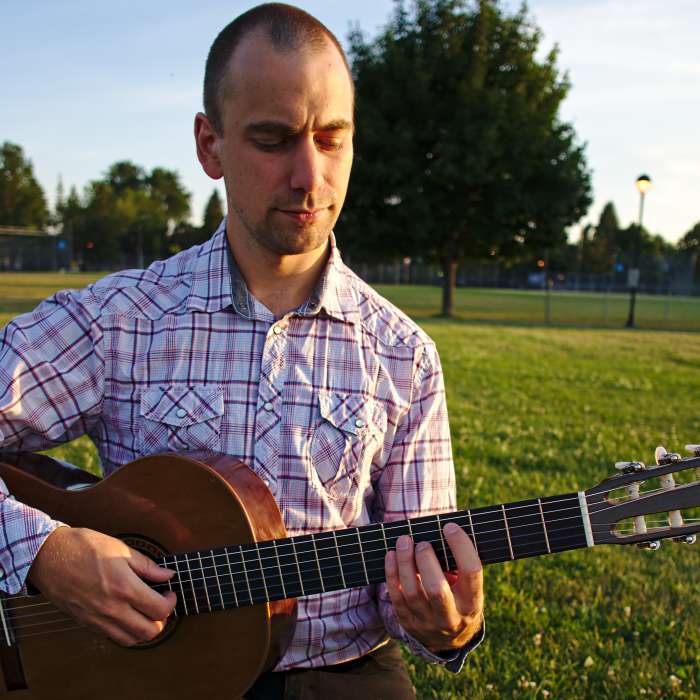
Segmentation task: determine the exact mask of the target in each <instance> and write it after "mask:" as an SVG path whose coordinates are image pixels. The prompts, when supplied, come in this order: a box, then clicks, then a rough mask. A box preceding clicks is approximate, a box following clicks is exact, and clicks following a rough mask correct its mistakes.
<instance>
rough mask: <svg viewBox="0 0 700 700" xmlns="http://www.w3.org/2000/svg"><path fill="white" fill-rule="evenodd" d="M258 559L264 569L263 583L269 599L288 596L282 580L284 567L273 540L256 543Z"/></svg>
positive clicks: (281, 598)
mask: <svg viewBox="0 0 700 700" xmlns="http://www.w3.org/2000/svg"><path fill="white" fill-rule="evenodd" d="M255 548H256V550H257V552H258V561H259V562H260V568H261V571H262V577H263V584H264V586H265V593H266V595H267V599H268V600H283V599H284V598H286V597H287V591H286V590H285V587H284V581H283V580H282V567H281V566H280V561H279V557H278V555H277V544H276V543H275V541H274V540H272V541H271V542H259V543H256V545H255Z"/></svg>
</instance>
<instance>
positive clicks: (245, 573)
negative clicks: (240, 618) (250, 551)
mask: <svg viewBox="0 0 700 700" xmlns="http://www.w3.org/2000/svg"><path fill="white" fill-rule="evenodd" d="M237 554H238V556H239V557H240V558H241V566H242V567H243V576H244V577H245V585H246V589H247V591H248V602H249V604H250V605H252V604H253V591H252V590H251V589H250V579H249V578H248V568H247V567H246V565H245V557H244V556H243V545H241V544H239V545H238V552H237Z"/></svg>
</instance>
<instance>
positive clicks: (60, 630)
mask: <svg viewBox="0 0 700 700" xmlns="http://www.w3.org/2000/svg"><path fill="white" fill-rule="evenodd" d="M370 571H372V574H374V573H375V572H377V571H378V570H376V569H375V570H370ZM361 585H366V584H361ZM320 592H321V591H318V593H320ZM229 602H230V601H229ZM259 602H264V601H262V600H261V601H259ZM250 604H251V605H252V604H256V601H253V600H251V602H250ZM245 607H247V605H246V606H245ZM214 611H215V610H214ZM57 612H60V611H57ZM71 620H73V618H71V617H68V616H65V615H64V616H63V618H62V619H58V620H54V621H51V622H45V623H42V624H40V625H36V626H43V627H46V626H51V625H56V624H62V623H66V622H68V621H71ZM29 626H33V625H25V626H23V627H22V628H20V629H18V631H17V632H18V633H16V634H15V635H14V640H15V642H21V641H22V640H24V639H27V638H29V637H35V636H40V635H42V636H43V635H47V634H60V633H63V632H69V631H74V630H78V629H85V626H84V625H81V624H73V625H71V626H69V627H63V628H58V629H51V630H44V631H41V632H23V631H22V630H24V629H26V628H27V627H29Z"/></svg>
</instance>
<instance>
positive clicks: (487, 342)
mask: <svg viewBox="0 0 700 700" xmlns="http://www.w3.org/2000/svg"><path fill="white" fill-rule="evenodd" d="M32 279H33V280H34V284H32ZM87 281H89V280H88V278H87V277H85V276H73V277H70V276H67V275H65V276H51V275H39V276H34V277H33V278H32V277H31V276H27V275H0V323H3V322H5V321H7V320H8V319H9V318H10V317H11V316H12V315H14V314H16V313H19V312H20V311H23V310H25V309H26V308H31V306H32V305H33V304H34V303H35V301H36V300H38V298H41V297H43V296H46V295H47V294H48V293H50V292H51V291H52V290H53V289H56V288H58V287H60V286H78V285H80V284H84V283H86V282H87ZM52 285H53V286H52ZM382 291H383V292H384V293H385V294H386V295H387V296H388V297H389V298H390V299H392V300H393V301H395V302H396V303H397V304H398V305H400V306H402V307H403V308H405V309H406V310H407V311H408V312H409V313H411V314H412V315H413V316H414V317H415V318H416V319H417V320H418V322H419V323H420V324H421V325H422V326H423V327H424V328H425V329H426V331H427V332H428V333H429V334H430V335H431V336H432V337H433V338H434V339H435V341H436V342H437V344H438V347H439V349H440V353H441V358H442V363H443V368H444V371H445V379H446V385H447V392H448V405H449V410H450V422H451V427H452V436H453V447H454V455H455V465H456V471H457V481H458V499H459V505H460V507H476V506H480V505H488V504H492V503H500V502H503V501H511V500H517V499H521V498H528V497H533V496H541V495H550V494H557V493H562V492H568V491H572V490H579V489H586V488H589V487H591V486H593V485H594V484H595V483H597V482H598V481H599V480H601V479H602V478H604V477H606V476H608V475H610V474H611V473H613V471H614V470H613V463H614V462H615V461H617V460H623V459H641V460H643V461H645V462H647V463H649V462H653V450H654V447H655V446H656V445H659V444H663V445H665V446H666V447H667V448H668V449H673V450H679V451H682V448H683V446H684V444H686V443H689V442H700V411H699V406H698V401H699V397H700V334H698V333H689V332H665V331H650V330H635V331H624V330H610V329H605V328H583V329H582V328H573V327H572V328H567V327H549V328H548V327H542V326H537V325H533V324H534V323H535V322H536V321H535V319H534V318H533V317H532V316H526V317H525V318H523V317H520V318H518V317H517V315H518V314H519V313H521V310H519V308H518V304H517V303H516V302H517V300H518V299H519V298H520V297H522V294H523V293H520V297H518V294H517V293H514V295H513V296H510V295H508V294H507V293H502V296H501V297H500V298H499V299H500V300H501V301H499V300H498V299H497V300H495V301H494V296H498V295H499V293H498V292H496V293H493V292H491V293H487V292H476V291H474V290H459V294H458V308H457V315H458V317H459V318H458V320H456V321H445V320H441V319H439V318H437V317H436V316H435V314H436V313H437V310H438V309H437V304H438V302H439V290H435V289H429V288H416V287H414V288H400V287H393V288H392V287H384V288H382ZM37 294H38V296H37ZM503 299H505V300H506V302H505V303H503V301H502V300H503ZM525 301H527V298H526V299H525ZM30 302H31V303H30ZM511 302H512V308H511V309H510V312H511V313H510V314H509V313H508V307H509V305H510V304H511ZM521 302H522V303H525V302H524V301H523V300H522V299H521ZM582 303H583V302H582ZM25 304H29V306H24V305H25ZM689 304H690V305H691V307H693V308H694V309H695V310H696V311H697V310H698V308H699V307H698V306H697V302H694V303H691V302H689ZM478 308H487V309H491V313H493V316H492V317H488V318H481V320H477V316H475V312H474V310H475V309H477V311H478ZM523 313H524V312H523ZM689 317H690V320H691V322H692V321H693V315H692V313H690V312H689ZM555 320H556V319H555ZM694 322H697V319H695V321H694ZM592 325H596V324H595V323H592ZM690 326H691V327H692V323H691V324H690ZM55 452H56V453H57V454H60V455H61V456H63V457H64V458H67V459H70V460H72V461H79V460H81V461H82V464H84V465H86V466H94V464H95V458H94V452H93V451H91V449H90V447H89V446H87V445H86V443H85V442H80V441H79V442H78V443H74V444H73V445H70V446H66V447H63V448H59V449H57V450H56V451H55ZM699 557H700V545H697V546H696V547H693V546H687V545H681V544H676V543H669V542H667V543H664V545H663V546H662V548H661V550H660V551H658V552H654V553H652V552H649V551H643V550H640V549H637V548H636V547H611V546H608V547H602V546H601V547H596V548H594V549H591V550H587V551H577V552H568V553H564V554H559V555H552V556H549V557H543V558H539V559H527V560H522V561H518V562H512V563H506V564H497V565H493V566H490V567H488V568H487V570H486V572H485V583H486V593H487V611H486V612H487V641H486V642H485V643H484V644H483V646H482V647H481V648H479V649H478V650H477V651H476V652H475V653H474V654H473V655H472V656H471V657H470V658H469V660H468V662H467V664H466V667H465V670H464V671H463V673H461V674H459V675H457V676H453V675H451V674H449V673H447V672H445V671H443V670H442V669H440V668H437V667H432V666H427V665H425V664H423V663H421V662H420V661H417V660H416V659H414V658H413V657H410V664H411V668H412V672H413V673H414V682H415V684H416V687H417V689H418V695H419V697H420V698H433V697H434V698H441V699H442V698H445V699H448V698H455V699H457V698H510V697H522V698H535V697H537V698H546V697H548V698H601V697H605V698H639V697H671V696H672V697H678V698H700V690H699V684H700V672H699V671H698V663H699V662H700V577H699V576H698V570H699V565H700V558H699Z"/></svg>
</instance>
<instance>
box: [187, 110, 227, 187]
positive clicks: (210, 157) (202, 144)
mask: <svg viewBox="0 0 700 700" xmlns="http://www.w3.org/2000/svg"><path fill="white" fill-rule="evenodd" d="M194 140H195V143H196V144H197V158H198V159H199V162H200V163H201V164H202V168H203V170H204V172H205V173H206V174H207V175H209V177H210V178H212V180H219V179H220V178H221V177H223V174H224V171H223V169H222V167H221V159H220V158H219V149H220V144H221V137H220V136H219V135H218V134H217V133H216V131H215V130H214V127H213V126H212V124H211V122H210V121H209V118H208V117H207V115H206V114H203V113H202V112H197V114H196V115H195V118H194Z"/></svg>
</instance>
